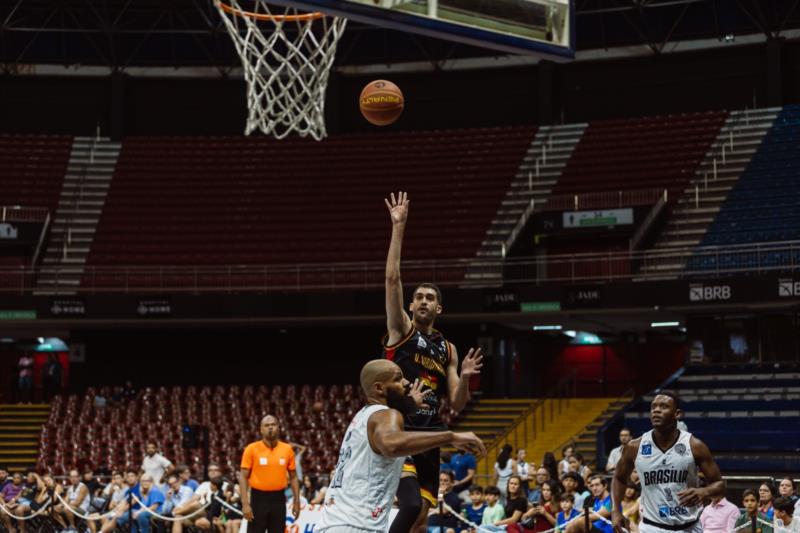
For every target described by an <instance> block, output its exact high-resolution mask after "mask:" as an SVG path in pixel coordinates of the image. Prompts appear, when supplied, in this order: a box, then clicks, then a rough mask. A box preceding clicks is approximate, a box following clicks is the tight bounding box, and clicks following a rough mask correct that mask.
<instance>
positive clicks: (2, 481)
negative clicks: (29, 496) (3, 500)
mask: <svg viewBox="0 0 800 533" xmlns="http://www.w3.org/2000/svg"><path fill="white" fill-rule="evenodd" d="M9 483H11V480H10V479H9V478H8V470H6V467H5V466H2V465H0V491H2V490H3V487H5V486H6V485H8V484H9Z"/></svg>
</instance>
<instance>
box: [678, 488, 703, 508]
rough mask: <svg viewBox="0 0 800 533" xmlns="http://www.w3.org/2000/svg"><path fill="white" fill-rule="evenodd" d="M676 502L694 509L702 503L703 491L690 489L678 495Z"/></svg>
mask: <svg viewBox="0 0 800 533" xmlns="http://www.w3.org/2000/svg"><path fill="white" fill-rule="evenodd" d="M678 501H679V502H680V504H681V505H684V506H686V507H694V506H695V505H700V504H702V503H703V489H699V488H691V489H686V490H682V491H680V492H679V493H678Z"/></svg>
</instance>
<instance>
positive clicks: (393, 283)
mask: <svg viewBox="0 0 800 533" xmlns="http://www.w3.org/2000/svg"><path fill="white" fill-rule="evenodd" d="M383 201H384V202H386V207H387V208H388V209H389V217H390V218H391V220H392V241H391V243H390V244H389V253H388V255H387V256H386V328H387V330H388V332H389V338H388V339H387V340H386V344H387V345H390V346H391V345H392V344H394V343H396V342H398V341H399V340H400V339H402V338H403V336H405V335H406V334H407V333H408V332H409V331H410V330H411V319H410V318H408V314H406V312H405V310H404V309H403V284H402V282H401V281H400V255H401V250H402V246H403V234H404V233H405V230H406V219H407V218H408V195H407V194H406V193H405V192H402V191H400V192H398V193H397V196H396V197H395V195H394V193H392V194H391V196H390V198H389V199H385V198H384V200H383Z"/></svg>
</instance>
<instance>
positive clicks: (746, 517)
mask: <svg viewBox="0 0 800 533" xmlns="http://www.w3.org/2000/svg"><path fill="white" fill-rule="evenodd" d="M742 507H744V511H742V514H741V515H740V516H739V519H738V520H736V524H735V525H734V529H736V530H737V531H739V532H740V533H772V527H770V526H769V525H767V524H768V523H770V522H771V520H769V519H768V518H767V515H765V514H764V513H760V512H759V511H758V493H757V492H756V491H754V490H753V489H747V490H745V491H744V492H743V493H742ZM753 518H756V519H758V520H761V521H760V522H759V521H758V520H756V530H755V531H752V527H749V528H743V529H739V527H740V526H744V525H745V524H752V522H753Z"/></svg>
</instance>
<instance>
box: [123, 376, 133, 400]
mask: <svg viewBox="0 0 800 533" xmlns="http://www.w3.org/2000/svg"><path fill="white" fill-rule="evenodd" d="M122 399H123V400H125V401H126V402H132V401H133V400H135V399H136V389H134V388H133V382H132V381H131V380H128V381H126V382H125V386H124V387H123V388H122Z"/></svg>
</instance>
